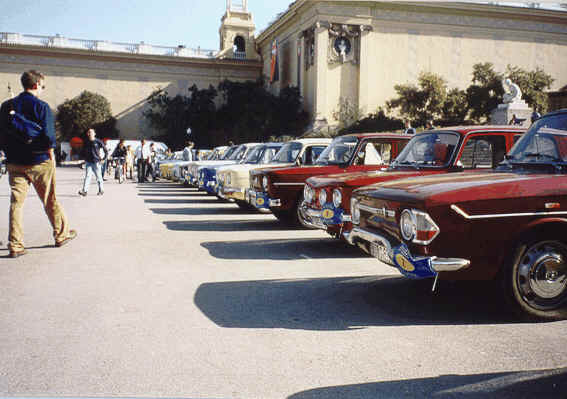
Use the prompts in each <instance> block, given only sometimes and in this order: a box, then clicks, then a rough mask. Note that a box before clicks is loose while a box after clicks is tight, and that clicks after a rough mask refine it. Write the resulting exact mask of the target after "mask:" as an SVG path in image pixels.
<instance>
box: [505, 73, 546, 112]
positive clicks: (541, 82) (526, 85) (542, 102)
mask: <svg viewBox="0 0 567 399" xmlns="http://www.w3.org/2000/svg"><path fill="white" fill-rule="evenodd" d="M505 75H506V77H507V78H510V79H511V80H512V82H514V83H516V84H517V85H518V86H520V90H522V99H524V101H526V102H527V103H528V104H529V106H530V107H532V108H534V109H536V110H538V111H539V112H541V113H545V112H547V109H548V107H549V103H548V98H549V97H548V95H547V93H545V90H548V89H549V88H550V87H551V85H552V84H553V82H554V79H553V78H552V77H551V75H548V74H547V73H545V71H544V70H543V69H541V68H540V67H536V70H535V71H526V70H524V69H522V68H519V67H514V66H510V65H508V66H507V68H506V74H505Z"/></svg>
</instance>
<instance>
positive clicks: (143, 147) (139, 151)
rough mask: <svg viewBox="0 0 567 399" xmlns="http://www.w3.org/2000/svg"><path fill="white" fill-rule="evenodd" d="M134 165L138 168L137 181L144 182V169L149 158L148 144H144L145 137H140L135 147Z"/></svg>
mask: <svg viewBox="0 0 567 399" xmlns="http://www.w3.org/2000/svg"><path fill="white" fill-rule="evenodd" d="M135 158H136V166H137V169H138V171H137V172H138V183H145V182H147V180H146V169H147V167H148V162H149V160H150V146H149V145H147V144H146V139H142V141H141V143H140V145H139V146H138V148H136V155H135Z"/></svg>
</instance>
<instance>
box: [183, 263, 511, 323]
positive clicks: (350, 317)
mask: <svg viewBox="0 0 567 399" xmlns="http://www.w3.org/2000/svg"><path fill="white" fill-rule="evenodd" d="M235 267H243V264H242V263H240V264H237V263H235ZM267 267H268V266H267ZM269 267H278V266H277V265H272V266H269ZM280 267H285V266H280ZM431 285H432V281H431V280H425V281H424V280H420V281H416V280H409V279H407V278H404V277H401V276H400V277H397V276H395V277H392V276H361V277H337V278H318V279H297V280H262V281H237V282H218V283H205V284H202V285H201V286H200V287H199V288H198V289H197V292H196V294H195V298H194V301H195V304H196V305H197V306H198V307H199V309H200V310H201V311H202V312H203V314H205V315H206V316H207V317H208V318H209V319H211V320H212V321H213V322H214V323H216V324H217V325H219V326H221V327H226V328H285V329H299V330H318V331H338V330H351V329H360V328H364V327H376V326H407V325H454V324H501V323H517V322H519V321H520V320H519V319H518V318H517V317H516V316H515V315H514V314H513V313H511V311H509V309H508V308H507V307H506V306H505V304H504V300H503V298H502V296H501V295H500V294H499V292H498V289H496V287H495V286H492V285H491V284H487V283H479V282H476V283H474V284H473V283H470V282H459V283H449V282H445V281H442V282H440V284H439V287H438V289H437V292H435V293H432V292H431Z"/></svg>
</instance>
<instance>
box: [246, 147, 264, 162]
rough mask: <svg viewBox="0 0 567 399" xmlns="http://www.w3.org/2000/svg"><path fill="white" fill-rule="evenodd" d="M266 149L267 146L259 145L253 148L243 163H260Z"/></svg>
mask: <svg viewBox="0 0 567 399" xmlns="http://www.w3.org/2000/svg"><path fill="white" fill-rule="evenodd" d="M265 149H266V146H265V145H257V146H256V147H254V148H252V149H251V150H250V151H248V154H247V155H246V158H244V162H243V163H259V162H260V160H261V159H262V154H263V153H264V150H265Z"/></svg>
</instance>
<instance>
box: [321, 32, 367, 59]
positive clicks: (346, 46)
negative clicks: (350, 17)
mask: <svg viewBox="0 0 567 399" xmlns="http://www.w3.org/2000/svg"><path fill="white" fill-rule="evenodd" d="M359 48H360V26H359V25H340V24H331V25H330V26H329V51H328V52H327V54H328V57H327V58H328V62H329V63H330V64H336V63H341V64H344V63H347V62H350V63H353V64H358V62H359Z"/></svg>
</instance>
